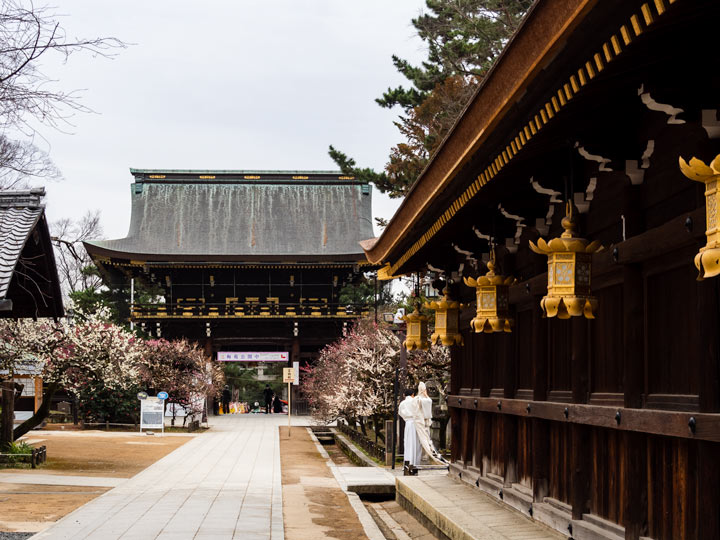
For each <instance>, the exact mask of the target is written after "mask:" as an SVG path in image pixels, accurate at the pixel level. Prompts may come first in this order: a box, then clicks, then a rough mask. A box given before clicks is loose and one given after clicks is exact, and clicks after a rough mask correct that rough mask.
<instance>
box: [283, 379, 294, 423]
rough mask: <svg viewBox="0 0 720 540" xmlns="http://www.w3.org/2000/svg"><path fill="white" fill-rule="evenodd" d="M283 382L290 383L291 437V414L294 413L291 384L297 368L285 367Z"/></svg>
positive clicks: (289, 413) (289, 412) (289, 411)
mask: <svg viewBox="0 0 720 540" xmlns="http://www.w3.org/2000/svg"><path fill="white" fill-rule="evenodd" d="M283 382H285V383H287V385H288V437H290V415H291V414H292V397H291V394H292V388H291V387H290V385H291V384H292V383H294V382H295V369H294V368H291V367H286V368H283Z"/></svg>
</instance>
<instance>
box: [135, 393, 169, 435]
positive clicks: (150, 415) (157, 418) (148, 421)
mask: <svg viewBox="0 0 720 540" xmlns="http://www.w3.org/2000/svg"><path fill="white" fill-rule="evenodd" d="M163 403H164V401H163V400H162V399H158V398H157V397H148V398H147V399H143V400H142V401H140V431H142V430H143V429H163V428H164V427H165V425H164V423H163Z"/></svg>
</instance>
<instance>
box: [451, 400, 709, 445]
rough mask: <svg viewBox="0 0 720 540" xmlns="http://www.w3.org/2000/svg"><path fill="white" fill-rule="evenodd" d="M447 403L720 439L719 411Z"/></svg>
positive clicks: (455, 406)
mask: <svg viewBox="0 0 720 540" xmlns="http://www.w3.org/2000/svg"><path fill="white" fill-rule="evenodd" d="M498 403H500V405H501V408H500V409H498ZM448 406H449V407H450V408H451V410H452V409H474V410H478V411H485V412H491V413H494V414H511V415H515V416H525V417H527V418H542V419H544V420H553V421H555V422H569V423H571V424H586V425H589V426H598V427H605V428H611V429H618V430H620V431H637V432H640V433H651V434H655V435H665V436H668V437H681V438H685V439H697V440H705V441H715V442H720V413H701V412H675V411H664V410H660V409H630V408H624V407H619V408H618V407H607V406H604V405H586V404H578V403H557V402H550V401H526V400H521V399H505V398H502V399H497V398H489V397H476V396H467V395H451V396H449V397H448ZM566 409H567V411H566ZM618 412H619V413H620V416H619V417H617V413H618ZM566 413H567V416H566ZM691 418H694V419H695V422H694V424H693V425H694V429H695V431H694V432H693V431H692V429H691V428H690V424H691V422H690V419H691Z"/></svg>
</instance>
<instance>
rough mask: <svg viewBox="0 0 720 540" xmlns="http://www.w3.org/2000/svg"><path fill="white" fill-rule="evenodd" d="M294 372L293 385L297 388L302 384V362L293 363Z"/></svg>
mask: <svg viewBox="0 0 720 540" xmlns="http://www.w3.org/2000/svg"><path fill="white" fill-rule="evenodd" d="M293 371H294V372H295V380H294V381H293V385H294V386H297V385H298V384H300V362H293Z"/></svg>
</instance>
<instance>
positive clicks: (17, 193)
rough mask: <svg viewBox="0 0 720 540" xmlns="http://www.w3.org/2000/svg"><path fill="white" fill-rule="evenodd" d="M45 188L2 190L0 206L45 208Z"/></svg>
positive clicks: (0, 192)
mask: <svg viewBox="0 0 720 540" xmlns="http://www.w3.org/2000/svg"><path fill="white" fill-rule="evenodd" d="M44 196H45V188H44V187H39V188H32V189H16V190H6V191H3V190H0V208H45V204H44V203H43V201H42V198H43V197H44Z"/></svg>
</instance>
